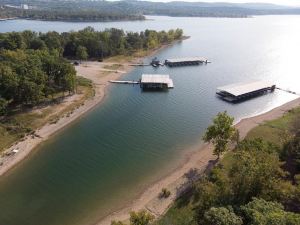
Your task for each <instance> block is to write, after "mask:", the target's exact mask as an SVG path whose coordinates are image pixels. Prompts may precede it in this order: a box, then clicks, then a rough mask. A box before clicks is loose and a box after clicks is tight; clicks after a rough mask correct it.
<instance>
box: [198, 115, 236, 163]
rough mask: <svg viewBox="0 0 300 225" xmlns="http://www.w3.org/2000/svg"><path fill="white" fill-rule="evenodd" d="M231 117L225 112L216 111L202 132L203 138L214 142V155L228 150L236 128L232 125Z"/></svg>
mask: <svg viewBox="0 0 300 225" xmlns="http://www.w3.org/2000/svg"><path fill="white" fill-rule="evenodd" d="M233 120H234V118H233V117H230V116H229V115H228V114H227V112H226V111H225V112H222V113H218V115H217V116H216V117H215V118H214V119H213V124H212V125H211V126H209V127H208V128H207V130H206V133H205V134H204V137H203V140H204V141H205V142H211V143H213V144H214V155H217V156H218V159H219V158H220V155H221V154H222V153H224V152H226V151H227V150H228V144H229V142H230V140H231V139H232V138H233V136H234V134H235V132H236V129H235V128H234V127H233Z"/></svg>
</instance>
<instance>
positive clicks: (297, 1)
mask: <svg viewBox="0 0 300 225" xmlns="http://www.w3.org/2000/svg"><path fill="white" fill-rule="evenodd" d="M150 1H156V2H170V1H186V2H234V3H245V2H253V3H273V4H278V5H288V6H300V0H150Z"/></svg>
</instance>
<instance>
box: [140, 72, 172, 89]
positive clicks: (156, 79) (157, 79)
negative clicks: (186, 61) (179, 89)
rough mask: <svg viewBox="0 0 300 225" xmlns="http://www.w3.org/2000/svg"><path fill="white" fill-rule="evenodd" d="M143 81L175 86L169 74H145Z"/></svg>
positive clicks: (143, 82)
mask: <svg viewBox="0 0 300 225" xmlns="http://www.w3.org/2000/svg"><path fill="white" fill-rule="evenodd" d="M141 83H142V84H145V83H150V84H167V86H168V88H174V84H173V80H172V79H171V78H170V76H169V75H167V74H143V75H142V79H141Z"/></svg>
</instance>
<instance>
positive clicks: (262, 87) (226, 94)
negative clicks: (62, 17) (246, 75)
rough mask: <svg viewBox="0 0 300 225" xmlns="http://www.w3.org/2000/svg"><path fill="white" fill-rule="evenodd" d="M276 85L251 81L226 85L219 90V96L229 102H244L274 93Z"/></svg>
mask: <svg viewBox="0 0 300 225" xmlns="http://www.w3.org/2000/svg"><path fill="white" fill-rule="evenodd" d="M275 88H276V85H275V84H272V83H270V82H266V81H259V80H256V81H251V82H242V83H235V84H230V85H226V86H223V87H218V88H217V95H218V96H220V97H221V98H222V99H223V100H225V101H228V102H238V101H243V100H246V99H248V98H252V97H255V96H258V95H261V94H264V93H266V92H268V91H274V90H275Z"/></svg>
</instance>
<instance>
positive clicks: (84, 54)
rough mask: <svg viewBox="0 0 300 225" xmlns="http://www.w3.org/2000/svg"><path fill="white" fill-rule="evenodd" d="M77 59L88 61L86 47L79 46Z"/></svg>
mask: <svg viewBox="0 0 300 225" xmlns="http://www.w3.org/2000/svg"><path fill="white" fill-rule="evenodd" d="M76 57H77V58H78V59H80V61H81V60H86V59H87V58H88V57H89V55H88V53H87V49H86V47H83V46H78V47H77V49H76Z"/></svg>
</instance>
